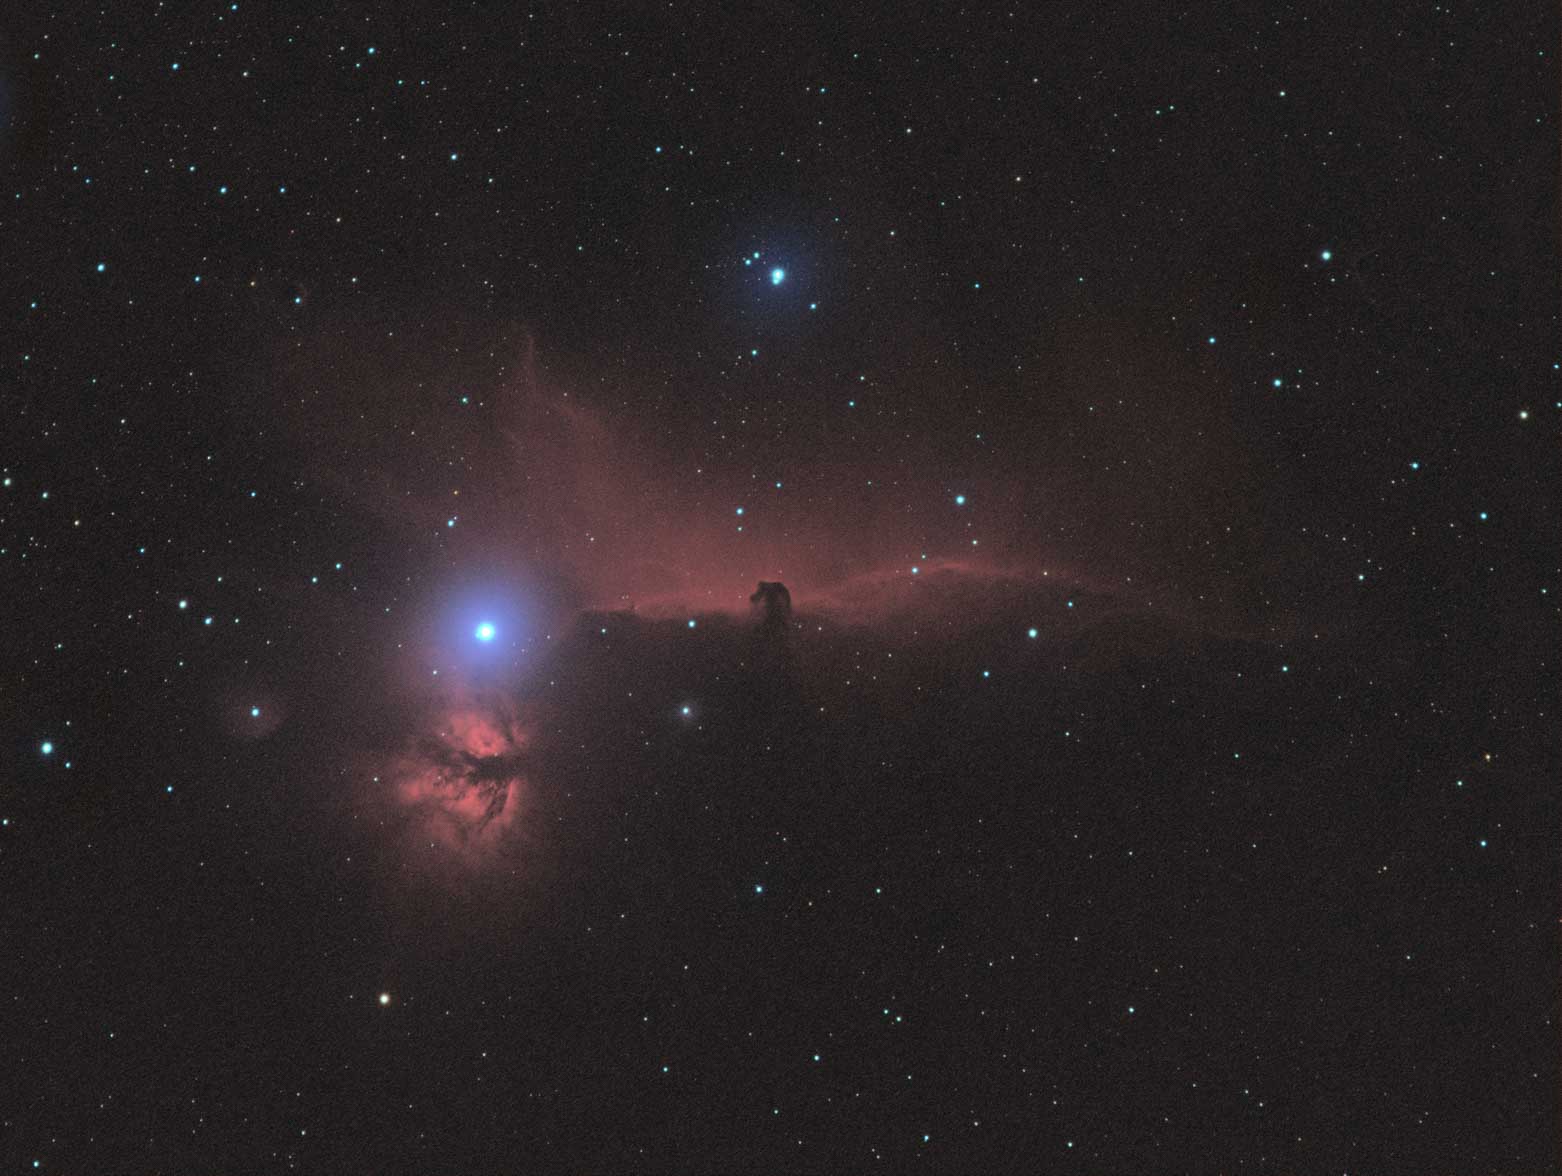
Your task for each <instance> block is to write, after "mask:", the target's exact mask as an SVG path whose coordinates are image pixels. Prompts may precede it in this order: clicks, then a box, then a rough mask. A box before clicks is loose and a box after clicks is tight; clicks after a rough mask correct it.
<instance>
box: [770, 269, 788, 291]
mask: <svg viewBox="0 0 1562 1176" xmlns="http://www.w3.org/2000/svg"><path fill="white" fill-rule="evenodd" d="M784 281H786V271H785V270H784V269H782V268H781V267H780V266H776V268H775V269H773V270H771V271H770V284H771V285H772V286H779V285H780V284H781V283H782V282H784Z"/></svg>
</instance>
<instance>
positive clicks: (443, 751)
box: [387, 696, 526, 860]
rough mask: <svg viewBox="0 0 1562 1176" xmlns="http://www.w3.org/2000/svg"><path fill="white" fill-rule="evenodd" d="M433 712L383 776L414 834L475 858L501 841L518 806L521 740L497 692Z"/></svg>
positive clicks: (522, 785) (516, 721) (521, 795)
mask: <svg viewBox="0 0 1562 1176" xmlns="http://www.w3.org/2000/svg"><path fill="white" fill-rule="evenodd" d="M434 713H435V714H436V715H438V719H437V725H436V729H434V730H433V731H432V732H430V733H428V734H423V735H419V736H416V737H415V738H413V739H412V740H411V742H410V746H409V747H408V749H407V750H406V751H405V752H404V753H402V754H401V755H399V756H398V757H397V758H396V759H395V760H394V761H393V762H392V764H391V765H390V767H389V769H388V777H387V778H388V780H389V782H390V785H391V788H392V790H393V796H394V799H395V800H396V801H397V802H398V803H399V804H401V805H402V806H404V807H405V808H406V809H407V811H408V812H409V813H410V814H411V815H412V816H413V817H414V818H415V820H416V827H417V830H418V832H420V833H422V834H425V835H426V836H427V837H428V839H429V840H430V841H432V842H435V843H437V844H439V845H442V846H443V847H444V848H446V849H447V850H450V851H452V852H454V853H456V854H457V855H459V856H462V857H467V858H471V859H474V860H480V859H482V858H483V857H485V856H487V855H489V854H491V853H492V852H494V851H495V850H496V849H497V848H498V847H499V846H500V845H501V844H503V842H504V841H505V839H506V837H507V835H508V834H510V833H511V832H512V830H513V829H514V827H515V824H516V818H517V815H518V813H519V811H520V808H521V806H522V804H523V803H524V799H525V797H524V792H525V787H526V779H525V775H524V774H523V770H522V760H523V752H524V748H525V745H526V737H525V735H524V733H523V732H522V731H521V729H520V724H519V719H518V718H517V717H516V716H515V715H514V714H513V713H511V712H510V710H509V708H508V706H507V704H506V701H505V700H504V699H503V698H501V697H497V696H496V697H492V698H486V699H479V698H476V697H472V698H467V699H464V700H460V701H447V702H443V703H439V704H436V706H435V708H434Z"/></svg>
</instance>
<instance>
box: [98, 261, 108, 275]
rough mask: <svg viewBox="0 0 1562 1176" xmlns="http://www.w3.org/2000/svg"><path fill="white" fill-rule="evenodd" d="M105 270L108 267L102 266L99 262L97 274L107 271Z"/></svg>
mask: <svg viewBox="0 0 1562 1176" xmlns="http://www.w3.org/2000/svg"><path fill="white" fill-rule="evenodd" d="M107 268H108V266H106V265H104V264H103V263H102V262H101V261H100V262H98V273H100V274H101V273H102V272H103V271H104V270H106V269H107Z"/></svg>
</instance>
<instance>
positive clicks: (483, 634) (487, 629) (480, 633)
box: [474, 621, 499, 641]
mask: <svg viewBox="0 0 1562 1176" xmlns="http://www.w3.org/2000/svg"><path fill="white" fill-rule="evenodd" d="M498 632H499V630H497V629H495V628H494V626H493V624H492V622H490V621H484V622H483V623H482V624H480V625H478V626H477V629H476V630H475V631H474V635H475V636H476V637H477V639H478V640H479V641H492V640H493V639H494V637H495V636H497V635H498Z"/></svg>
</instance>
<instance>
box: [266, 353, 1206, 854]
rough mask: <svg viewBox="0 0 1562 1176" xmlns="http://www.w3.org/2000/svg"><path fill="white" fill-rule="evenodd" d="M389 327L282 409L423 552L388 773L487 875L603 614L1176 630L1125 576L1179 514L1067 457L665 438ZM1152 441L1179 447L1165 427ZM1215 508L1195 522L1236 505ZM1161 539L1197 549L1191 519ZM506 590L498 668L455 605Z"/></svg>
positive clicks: (1155, 494)
mask: <svg viewBox="0 0 1562 1176" xmlns="http://www.w3.org/2000/svg"><path fill="white" fill-rule="evenodd" d="M383 327H384V324H378V325H377V326H376V328H375V329H373V330H370V331H368V332H366V333H365V334H364V335H363V337H362V338H361V339H357V338H355V337H356V336H357V335H358V333H359V332H358V331H357V330H356V329H354V328H352V327H348V328H345V329H344V330H343V331H342V332H340V333H339V334H338V335H336V336H334V337H331V338H328V339H318V340H316V341H315V343H314V345H313V346H312V347H308V348H304V349H302V350H301V351H300V352H298V353H295V354H293V355H291V356H289V357H288V359H287V360H286V361H285V362H284V363H283V365H282V366H283V369H284V373H285V376H284V380H283V386H284V387H288V386H290V387H291V388H292V390H293V393H294V394H292V395H289V396H288V397H286V399H285V400H283V401H281V402H280V403H279V404H278V408H279V410H280V411H281V412H282V413H283V415H284V416H285V417H286V418H287V419H288V423H289V425H290V432H291V434H292V436H293V438H294V440H295V442H296V443H297V444H298V445H299V446H300V447H301V448H302V449H304V450H305V452H306V453H309V454H310V455H311V457H312V462H311V464H312V466H313V468H314V470H315V478H316V482H317V484H319V485H321V486H322V487H325V488H327V489H328V492H329V493H331V494H332V495H333V496H335V497H338V498H340V499H342V500H344V501H346V502H348V503H350V504H351V505H353V506H354V507H356V508H358V509H360V510H362V511H363V512H365V513H366V514H367V515H369V516H371V517H374V518H376V519H377V520H378V521H379V523H380V524H381V525H382V527H383V528H384V530H385V531H386V532H387V533H388V534H390V535H391V536H395V537H397V540H398V541H399V542H400V543H401V544H403V545H404V550H407V551H410V552H422V553H423V556H422V558H423V562H422V566H423V567H424V568H425V569H426V573H425V574H420V575H418V576H416V577H412V578H409V584H410V585H411V588H410V597H408V598H404V599H402V600H399V601H398V602H397V608H396V612H395V615H396V617H397V618H398V621H399V630H398V632H397V635H396V638H395V641H394V645H395V648H396V650H398V651H399V653H398V654H397V655H396V656H395V657H393V660H394V661H396V664H397V669H396V671H395V672H394V674H393V675H392V679H393V680H392V681H391V682H390V683H389V684H388V687H387V688H388V689H389V690H391V691H392V692H393V693H397V694H400V695H402V696H410V697H411V702H412V706H411V708H410V710H409V711H407V712H404V713H407V714H408V715H409V716H411V717H409V718H408V720H407V721H408V723H409V726H410V730H409V732H408V733H407V735H406V737H405V741H404V750H403V751H402V752H401V753H400V754H399V755H398V756H397V757H396V759H395V762H394V763H393V764H391V765H383V764H382V765H381V766H380V767H379V768H378V769H377V772H376V779H378V780H380V781H381V782H382V785H383V783H384V782H388V783H389V784H390V787H391V799H393V800H394V801H395V802H396V803H397V804H398V805H400V806H402V808H403V809H404V810H405V812H406V813H408V814H410V815H411V816H412V817H413V818H414V827H415V829H416V830H417V831H418V832H420V833H424V834H426V837H424V838H423V844H424V845H425V846H428V845H431V844H432V845H438V846H443V847H445V848H446V849H448V850H450V851H452V852H453V853H455V854H456V855H457V856H459V857H463V858H468V859H471V860H474V861H481V860H485V859H489V858H491V857H492V856H493V855H494V853H495V851H496V850H497V849H498V848H499V847H500V846H502V845H504V844H506V843H507V842H508V841H509V840H511V839H512V838H513V836H514V835H515V834H516V832H517V829H518V822H519V817H518V813H519V811H520V810H521V809H522V808H523V807H524V805H525V802H526V795H527V781H526V775H525V772H524V770H523V761H524V760H525V758H526V753H527V737H526V733H525V730H524V729H523V725H522V722H521V718H520V715H519V713H518V704H517V703H516V701H515V699H516V698H518V697H520V696H522V695H523V692H524V688H525V684H526V682H527V681H528V680H529V678H528V675H531V674H534V673H535V672H536V670H537V669H538V668H539V667H540V666H541V665H542V663H543V661H544V659H545V658H547V657H549V656H551V653H552V650H553V649H555V648H557V647H558V645H559V644H560V639H561V638H562V636H563V635H565V634H567V633H568V632H569V631H570V630H571V628H572V627H573V626H574V625H575V623H576V622H577V620H578V618H579V617H580V616H581V614H582V612H583V611H586V610H608V611H631V612H634V613H636V614H638V615H639V616H642V617H648V618H678V619H679V620H680V621H682V620H683V619H685V618H686V619H688V620H689V621H690V622H691V623H697V618H699V617H700V616H708V615H711V614H718V613H724V614H728V615H733V616H746V615H747V614H748V612H749V609H750V604H749V596H750V594H751V593H752V592H753V591H754V586H755V584H756V583H757V582H759V581H761V580H769V581H782V582H784V583H785V584H786V585H787V587H788V588H789V589H790V590H791V593H792V597H793V599H794V601H796V602H797V606H798V612H799V614H800V616H803V617H809V616H812V617H814V618H817V619H820V620H828V621H829V622H830V623H833V624H836V625H847V626H850V625H872V626H875V627H883V626H886V625H894V626H896V627H897V628H898V629H904V631H906V632H907V633H920V634H923V635H932V634H940V635H943V636H945V637H949V636H952V635H954V634H955V633H956V632H959V631H961V630H963V629H965V628H967V627H969V626H970V625H972V624H975V623H977V621H978V620H979V619H980V618H982V617H984V616H988V615H991V613H992V611H993V609H994V608H995V607H997V606H999V605H1003V606H1008V605H1011V604H1013V603H1014V602H1015V601H1017V600H1024V599H1026V598H1027V597H1031V596H1034V594H1036V593H1048V594H1051V593H1062V594H1065V595H1074V594H1080V593H1091V594H1093V596H1094V599H1095V606H1094V607H1093V608H1092V610H1091V615H1092V619H1093V620H1095V621H1099V620H1100V619H1102V617H1103V616H1104V615H1105V611H1106V609H1107V608H1113V609H1115V610H1117V611H1121V610H1123V609H1143V608H1151V609H1154V610H1155V611H1167V609H1166V605H1167V603H1168V600H1169V598H1170V597H1171V596H1172V595H1173V594H1172V593H1171V592H1170V591H1167V590H1166V587H1165V584H1166V581H1165V580H1164V579H1163V580H1162V588H1161V590H1160V591H1158V592H1156V591H1152V590H1151V589H1150V588H1149V587H1148V585H1147V583H1146V578H1145V577H1144V576H1142V575H1134V576H1125V575H1123V574H1122V573H1123V571H1124V569H1125V568H1127V569H1132V570H1134V571H1136V572H1140V571H1142V570H1143V569H1144V568H1145V566H1146V564H1147V563H1150V562H1153V559H1154V555H1155V553H1154V552H1145V551H1138V552H1135V551H1133V550H1132V548H1131V546H1130V541H1132V540H1133V539H1134V537H1136V536H1140V535H1142V534H1144V533H1145V528H1143V527H1142V525H1141V520H1142V518H1143V517H1145V515H1146V513H1147V512H1149V511H1152V510H1157V509H1159V510H1161V511H1163V512H1164V510H1165V509H1166V503H1165V495H1164V494H1162V493H1160V491H1159V490H1158V489H1156V487H1155V486H1152V485H1145V484H1136V483H1135V482H1134V481H1133V480H1132V479H1129V478H1126V477H1117V476H1114V477H1113V478H1112V479H1111V480H1109V481H1107V482H1103V483H1101V484H1099V485H1096V486H1081V485H1079V484H1078V479H1077V477H1075V478H1073V479H1072V480H1071V479H1070V478H1068V477H1065V476H1064V475H1063V473H1062V471H1065V470H1067V469H1069V468H1074V469H1077V468H1078V467H1079V462H1078V461H1077V460H1076V461H1072V462H1070V461H1066V460H1064V458H1065V454H1064V453H1063V452H1062V451H1059V450H1057V449H1056V444H1057V443H1056V442H1049V441H1048V440H1047V439H1046V438H1045V437H1041V436H1037V437H1032V438H1029V439H1028V442H1027V441H1026V439H1013V440H1012V441H1009V442H1007V443H1006V444H1000V443H999V442H998V441H997V440H995V439H994V438H992V437H989V436H987V435H986V434H985V433H983V432H981V431H979V430H976V429H973V430H972V431H971V434H970V438H969V441H968V442H967V443H966V444H965V449H963V450H962V449H961V448H960V446H959V444H956V445H953V446H951V445H949V444H947V443H946V444H944V445H943V447H942V448H938V449H934V448H932V447H931V445H932V443H931V441H930V442H928V448H926V450H925V451H922V450H920V449H919V446H918V442H917V441H916V439H915V437H914V436H911V435H910V434H907V435H905V436H902V437H901V438H899V439H898V444H897V445H896V446H895V447H894V449H893V452H894V454H895V457H894V459H893V460H892V461H891V460H889V459H887V458H886V457H884V456H883V455H884V453H885V452H887V449H886V447H885V446H883V445H882V444H880V440H879V439H878V438H877V435H876V434H875V432H874V429H875V428H876V427H877V428H882V427H884V426H882V425H876V424H875V423H874V422H873V421H871V420H869V419H868V418H865V417H861V416H853V415H851V412H852V410H849V409H842V410H841V411H840V412H839V413H836V414H835V416H834V417H831V416H830V415H828V414H827V413H825V412H821V413H820V415H819V420H818V421H817V423H814V424H810V425H808V426H805V427H800V428H797V429H794V430H792V431H791V432H790V433H788V434H787V435H786V436H785V438H784V439H783V438H782V437H781V436H779V435H774V434H772V435H768V436H767V434H766V429H765V411H764V409H765V406H764V404H763V403H762V402H759V403H755V404H752V405H748V406H746V407H744V408H743V409H742V410H741V411H734V413H733V414H732V419H731V420H716V421H712V422H709V423H708V425H705V424H698V423H696V424H691V423H689V422H683V423H682V424H680V425H679V426H678V427H677V428H676V429H673V428H669V429H668V430H666V431H647V429H646V428H645V427H644V426H643V422H644V421H645V420H647V419H652V418H651V417H650V416H649V414H643V413H633V412H629V411H626V409H627V408H629V407H632V406H631V405H628V404H627V403H623V404H620V403H616V402H615V400H614V399H613V396H612V395H610V394H605V393H601V392H599V391H595V390H594V392H593V396H592V398H591V400H590V401H589V402H588V400H587V399H586V398H584V397H582V396H581V395H579V394H576V393H574V392H572V391H571V390H570V389H569V388H568V387H564V386H560V385H561V384H565V383H568V382H570V381H569V380H568V379H567V378H565V379H558V380H556V379H554V378H553V377H551V376H550V375H549V374H547V373H546V371H545V370H543V365H542V364H541V363H540V361H539V360H538V358H537V356H536V353H535V349H534V348H533V347H532V346H531V345H530V343H529V341H524V342H522V343H519V344H515V343H507V344H505V345H503V346H494V347H488V348H479V349H476V350H477V351H478V352H479V353H480V355H481V362H477V361H474V360H472V359H471V351H472V350H473V349H470V348H468V347H466V346H465V345H462V344H459V343H458V342H455V341H446V342H445V343H444V344H443V345H441V344H440V343H439V342H438V341H435V340H430V339H428V338H426V337H424V338H422V339H421V340H420V341H419V342H418V343H416V344H410V343H409V344H404V345H403V344H400V343H399V339H398V332H395V331H386V330H384V329H382V328H383ZM401 334H403V335H404V334H405V333H401ZM387 340H393V341H394V342H392V343H391V344H390V345H386V343H387ZM358 344H361V346H359V345H358ZM456 353H459V360H457V361H454V362H452V361H451V355H452V354H456ZM573 383H576V384H580V385H581V386H586V384H585V382H584V381H582V380H580V379H579V378H575V379H574V380H573ZM636 422H641V424H640V425H639V426H637V425H636ZM700 428H709V429H711V430H714V431H715V434H714V435H715V436H716V439H717V440H719V441H720V444H719V445H715V444H714V443H713V444H711V445H709V446H708V445H706V444H705V443H703V442H701V440H700V437H701V434H700V433H699V431H698V429H700ZM810 430H812V432H810ZM1160 432H1162V433H1164V432H1165V430H1161V431H1160ZM733 434H741V435H743V436H745V437H748V436H751V437H752V438H753V440H752V441H751V442H749V441H744V442H742V443H741V444H736V443H735V442H734V440H733V436H732V435H733ZM930 435H931V434H930ZM1119 444H1120V445H1122V446H1125V447H1128V448H1132V446H1133V445H1134V444H1136V442H1135V441H1134V440H1133V439H1132V438H1129V439H1127V440H1121V439H1120V440H1119ZM1138 444H1142V445H1152V444H1153V445H1154V446H1160V447H1164V446H1165V444H1166V442H1165V438H1164V437H1163V436H1161V435H1159V433H1157V432H1156V430H1154V429H1149V428H1147V429H1146V432H1145V434H1144V437H1143V438H1142V439H1141V440H1140V442H1138ZM1049 446H1051V449H1049ZM734 449H735V450H736V452H737V453H738V455H739V456H737V457H734V455H733V451H734ZM713 450H714V451H717V452H719V453H720V456H719V457H718V456H714V455H713ZM1161 452H1162V450H1161V449H1156V450H1155V454H1159V453H1161ZM824 455H828V456H824ZM1152 456H1153V455H1152ZM1147 460H1148V459H1147ZM1228 464H1229V463H1228ZM1204 468H1208V469H1211V470H1214V469H1220V468H1226V467H1222V466H1219V465H1217V464H1216V463H1213V462H1210V463H1205V467H1204ZM1233 468H1234V467H1233ZM978 470H980V471H981V473H980V475H979V476H978V475H977V474H976V472H975V471H978ZM1184 480H1185V481H1186V479H1184ZM1194 481H1195V482H1197V479H1194ZM1202 490H1203V493H1202V494H1201V495H1198V496H1194V497H1192V498H1190V499H1189V503H1188V506H1187V508H1186V509H1187V510H1188V511H1189V513H1190V518H1191V517H1192V516H1194V515H1196V514H1197V512H1198V511H1199V510H1200V509H1202V507H1201V505H1200V502H1201V500H1202V499H1207V498H1209V497H1211V496H1213V495H1215V494H1217V493H1219V492H1221V490H1220V487H1219V486H1217V485H1216V484H1215V483H1213V482H1211V483H1209V484H1207V485H1204V486H1203V487H1202ZM1123 520H1127V523H1125V522H1123ZM1129 524H1131V525H1129ZM1157 531H1158V532H1159V533H1168V532H1170V533H1175V534H1178V535H1179V536H1181V537H1183V538H1186V537H1187V536H1188V535H1189V534H1190V533H1192V524H1191V523H1190V524H1189V526H1187V527H1181V528H1178V527H1171V528H1167V527H1161V528H1158V529H1157ZM1122 555H1126V556H1127V558H1126V559H1124V558H1118V557H1119V556H1122ZM1147 557H1148V558H1147ZM1086 568H1091V569H1094V571H1092V572H1089V573H1087V572H1086V571H1085V570H1084V569H1086ZM1107 569H1110V574H1108V571H1107ZM485 594H486V596H488V597H491V598H498V599H503V600H505V601H508V602H510V604H511V605H512V606H513V607H512V608H511V611H510V613H509V615H508V616H507V617H506V618H505V621H506V623H505V624H504V625H503V626H496V629H498V630H499V632H498V635H497V638H495V634H494V633H493V632H490V633H489V635H488V637H487V638H485V639H484V642H483V643H482V648H479V647H478V646H477V645H474V644H473V643H472V642H471V641H470V640H469V638H470V637H471V635H472V633H473V631H474V630H473V628H472V625H474V624H478V623H482V622H484V621H488V620H491V619H493V618H490V617H487V616H484V615H478V614H474V616H473V617H471V618H466V617H465V616H464V614H463V617H462V619H461V620H460V621H459V622H453V621H452V620H451V617H452V613H453V612H454V611H459V609H458V608H455V607H453V605H452V601H455V600H458V599H460V600H468V599H484V598H485ZM1058 603H1059V605H1060V608H1058V609H1055V610H1050V612H1051V613H1052V614H1053V615H1052V619H1051V620H1049V618H1048V616H1046V615H1043V616H1040V617H1038V618H1037V623H1039V624H1041V625H1042V626H1043V628H1042V630H1041V631H1040V636H1041V637H1042V638H1043V639H1044V638H1046V637H1047V636H1048V634H1049V632H1050V630H1049V629H1047V628H1046V626H1048V625H1050V624H1057V623H1060V622H1059V621H1058V620H1057V617H1060V616H1063V617H1067V619H1068V623H1070V624H1078V623H1081V622H1080V621H1079V618H1080V615H1081V614H1080V613H1078V612H1074V613H1066V612H1064V610H1063V609H1062V608H1061V604H1062V601H1061V598H1060V600H1059V602H1058ZM461 607H465V606H464V605H463V606H461ZM1068 608H1069V609H1072V608H1073V605H1072V604H1069V605H1068ZM387 611H390V610H387ZM1041 611H1044V612H1045V611H1047V610H1041ZM1029 623H1030V622H1027V624H1029ZM1036 636H1037V631H1035V630H1032V631H1031V637H1032V638H1035V637H1036ZM395 679H400V681H399V683H398V682H397V681H396V680H395ZM431 689H436V690H437V692H436V693H433V694H432V695H431V694H430V693H429V691H430V690H431Z"/></svg>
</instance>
